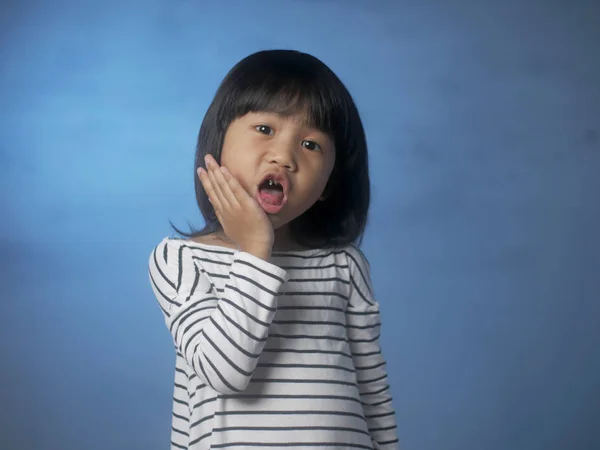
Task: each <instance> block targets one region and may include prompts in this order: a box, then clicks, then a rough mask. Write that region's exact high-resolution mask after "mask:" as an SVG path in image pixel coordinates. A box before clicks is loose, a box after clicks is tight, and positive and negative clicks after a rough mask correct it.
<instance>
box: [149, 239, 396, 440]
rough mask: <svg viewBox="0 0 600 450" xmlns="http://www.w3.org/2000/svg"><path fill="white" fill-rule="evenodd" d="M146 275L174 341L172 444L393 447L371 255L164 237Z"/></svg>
mask: <svg viewBox="0 0 600 450" xmlns="http://www.w3.org/2000/svg"><path fill="white" fill-rule="evenodd" d="M149 275H150V282H151V285H152V289H153V291H154V294H155V295H156V299H157V300H158V304H159V306H160V308H161V310H162V313H163V314H164V318H165V321H166V325H167V328H168V329H169V331H170V332H171V335H172V336H173V341H174V344H175V352H176V368H175V388H174V398H173V418H172V431H171V449H191V450H204V449H218V448H227V449H254V450H255V449H257V448H294V449H298V450H309V449H317V448H320V449H324V448H327V449H339V450H342V449H386V450H387V449H397V448H398V438H397V429H396V418H395V413H394V409H393V406H392V398H391V394H390V388H389V385H388V379H387V374H386V366H385V360H384V358H383V355H382V352H381V348H380V344H379V333H380V325H381V324H380V314H379V305H378V303H377V302H376V301H375V299H374V297H373V293H372V287H371V281H370V274H369V265H368V262H367V260H366V259H365V257H364V255H363V254H362V253H361V252H360V250H358V248H356V247H354V246H347V247H345V248H340V249H335V250H331V249H330V250H303V251H293V252H286V253H277V252H274V253H273V256H272V258H271V260H270V262H267V261H264V260H262V259H259V258H256V257H254V256H253V255H250V254H248V253H245V252H241V251H234V250H231V249H227V248H225V247H218V246H212V245H206V244H199V243H196V242H193V241H190V240H184V239H176V238H165V239H164V240H163V241H162V242H161V243H160V244H159V245H158V246H157V247H156V248H155V249H154V250H153V252H152V253H151V255H150V260H149Z"/></svg>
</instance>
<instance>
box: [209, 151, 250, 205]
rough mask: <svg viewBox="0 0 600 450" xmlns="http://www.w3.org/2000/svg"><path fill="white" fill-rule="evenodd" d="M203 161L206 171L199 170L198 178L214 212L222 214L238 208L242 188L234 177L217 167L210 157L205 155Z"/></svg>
mask: <svg viewBox="0 0 600 450" xmlns="http://www.w3.org/2000/svg"><path fill="white" fill-rule="evenodd" d="M205 161H206V169H202V168H199V169H198V176H199V178H200V181H201V182H202V185H203V187H204V190H205V191H206V194H207V195H208V199H209V200H210V202H211V203H212V204H213V206H214V208H215V212H218V213H223V211H224V209H230V208H232V207H234V208H235V207H237V206H239V203H240V202H239V200H238V198H237V197H238V195H239V191H240V189H242V190H243V188H242V187H241V186H240V184H239V183H238V182H237V180H236V179H235V177H233V175H231V173H230V172H229V171H227V170H226V169H225V168H224V167H219V165H218V164H217V162H216V161H215V160H214V158H213V157H212V156H208V155H207V157H206V158H205ZM244 193H245V191H244Z"/></svg>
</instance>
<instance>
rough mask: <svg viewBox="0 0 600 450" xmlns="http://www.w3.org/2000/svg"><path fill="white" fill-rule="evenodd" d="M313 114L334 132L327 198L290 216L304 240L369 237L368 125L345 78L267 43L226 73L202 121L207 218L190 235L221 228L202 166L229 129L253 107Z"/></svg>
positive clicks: (311, 243)
mask: <svg viewBox="0 0 600 450" xmlns="http://www.w3.org/2000/svg"><path fill="white" fill-rule="evenodd" d="M259 111H265V112H272V113H278V114H283V115H291V114H295V113H298V112H301V113H306V114H307V121H308V123H309V124H310V125H311V126H314V127H316V128H317V129H319V130H321V131H322V132H324V133H327V134H328V135H329V136H331V137H332V139H333V141H334V143H335V149H336V155H335V164H334V167H333V171H332V173H331V176H330V178H329V181H328V183H327V186H326V188H325V193H324V199H322V200H319V201H317V202H316V203H315V204H314V205H313V206H312V207H311V208H309V209H308V210H307V211H306V212H305V213H304V214H302V215H301V216H300V217H297V218H296V219H294V220H293V221H292V222H291V223H290V224H289V226H290V234H291V237H292V239H294V240H295V241H296V242H297V243H299V244H301V245H303V246H307V247H310V248H333V247H339V246H344V245H348V244H359V243H360V242H361V241H362V237H363V234H364V230H365V227H366V223H367V216H368V210H369V202H370V181H369V167H368V154H367V143H366V138H365V132H364V128H363V124H362V121H361V119H360V116H359V113H358V110H357V108H356V105H355V103H354V101H353V99H352V97H351V95H350V93H349V92H348V90H347V89H346V87H345V86H344V84H343V83H342V82H341V81H340V79H339V78H338V77H337V76H336V75H335V74H334V73H333V72H332V71H331V69H329V68H328V67H327V66H326V65H325V64H324V63H323V62H321V61H320V60H318V59H317V58H315V57H314V56H311V55H308V54H306V53H301V52H298V51H295V50H265V51H260V52H257V53H254V54H251V55H250V56H247V57H245V58H244V59H242V60H241V61H240V62H238V63H237V64H236V65H235V66H234V67H233V68H232V69H231V70H230V71H229V73H228V74H227V75H226V76H225V78H224V79H223V81H222V82H221V85H220V86H219V88H218V90H217V92H216V94H215V98H214V99H213V101H212V103H211V104H210V106H209V108H208V111H207V112H206V115H205V117H204V120H203V121H202V125H201V127H200V132H199V135H198V144H197V146H196V157H195V165H194V186H195V190H196V200H197V202H198V206H199V208H200V211H201V212H202V215H203V216H204V220H205V222H206V226H205V228H204V229H202V230H200V231H195V232H192V233H190V234H187V233H182V232H181V231H180V230H177V229H176V228H175V227H174V228H175V230H176V231H178V232H179V233H181V234H182V235H185V236H187V237H196V236H201V235H206V234H209V233H213V232H217V231H222V228H221V225H220V224H219V221H218V220H217V218H216V215H215V211H214V209H213V207H212V205H211V204H210V202H209V201H208V197H207V195H206V192H205V191H204V188H203V187H202V183H201V182H200V180H199V179H198V176H197V175H196V172H197V170H198V168H199V167H205V166H204V156H205V155H207V154H211V155H212V156H213V157H214V158H215V160H216V161H217V162H218V163H220V162H221V151H222V147H223V141H224V138H225V133H226V132H227V129H228V127H229V125H230V124H231V122H232V121H234V120H235V119H237V118H239V117H242V116H244V115H245V114H247V113H249V112H259Z"/></svg>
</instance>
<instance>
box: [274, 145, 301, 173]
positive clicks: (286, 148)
mask: <svg viewBox="0 0 600 450" xmlns="http://www.w3.org/2000/svg"><path fill="white" fill-rule="evenodd" d="M269 162H271V163H274V164H277V165H279V166H281V167H285V168H286V169H288V170H289V171H292V172H294V171H295V170H296V169H297V163H296V151H295V149H294V148H293V145H292V144H287V143H285V144H284V143H280V144H276V145H274V146H273V147H272V148H271V152H270V154H269Z"/></svg>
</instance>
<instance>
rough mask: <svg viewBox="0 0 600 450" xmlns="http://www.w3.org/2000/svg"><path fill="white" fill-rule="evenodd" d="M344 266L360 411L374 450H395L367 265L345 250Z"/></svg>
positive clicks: (355, 251) (378, 323)
mask: <svg viewBox="0 0 600 450" xmlns="http://www.w3.org/2000/svg"><path fill="white" fill-rule="evenodd" d="M348 265H349V268H350V299H349V304H348V308H347V310H346V321H347V328H348V340H349V342H350V349H351V351H352V357H353V359H354V364H355V367H356V375H357V381H358V387H359V391H360V396H361V403H362V405H363V411H364V413H365V417H366V419H367V424H368V427H369V433H370V434H371V439H372V440H373V445H374V447H375V449H381V450H384V449H385V450H391V449H397V448H398V447H399V444H398V432H397V425H396V416H395V412H394V408H393V406H392V396H391V393H390V386H389V384H388V377H387V372H386V363H385V359H384V357H383V354H382V351H381V346H380V342H379V337H380V328H381V317H380V311H379V304H378V303H377V301H375V299H374V297H373V290H372V286H371V277H370V272H369V265H368V262H367V260H366V258H365V256H364V255H363V254H362V253H361V252H360V250H358V249H357V248H355V247H351V248H350V249H349V250H348Z"/></svg>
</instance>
